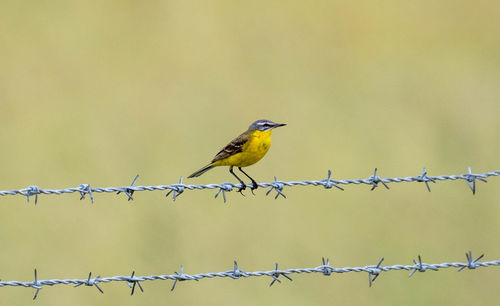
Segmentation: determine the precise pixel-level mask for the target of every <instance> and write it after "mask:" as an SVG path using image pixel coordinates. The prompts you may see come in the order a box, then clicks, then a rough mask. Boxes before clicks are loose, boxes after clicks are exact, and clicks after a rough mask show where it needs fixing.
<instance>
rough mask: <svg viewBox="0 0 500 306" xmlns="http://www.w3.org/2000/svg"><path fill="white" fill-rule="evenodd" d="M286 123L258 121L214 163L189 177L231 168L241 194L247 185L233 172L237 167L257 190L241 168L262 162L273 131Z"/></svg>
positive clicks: (221, 151) (232, 142) (226, 147)
mask: <svg viewBox="0 0 500 306" xmlns="http://www.w3.org/2000/svg"><path fill="white" fill-rule="evenodd" d="M284 125H286V124H284V123H275V122H272V121H270V120H257V121H255V122H254V123H252V125H250V127H249V128H248V130H247V131H246V132H244V133H243V134H241V135H240V136H238V137H236V138H235V139H233V141H231V142H230V143H229V144H228V145H226V146H225V147H224V148H222V150H220V152H219V153H217V155H215V157H214V159H212V162H211V163H210V164H208V165H206V166H205V167H203V168H201V169H200V170H198V171H196V172H195V173H193V174H191V175H190V176H188V178H191V177H197V176H200V175H202V174H203V173H205V172H207V171H208V170H210V169H212V168H213V167H217V166H229V172H230V173H231V174H232V175H234V177H235V178H236V179H238V181H239V182H240V183H241V187H240V189H238V191H239V192H241V191H242V190H245V188H246V184H245V183H244V182H243V181H242V180H241V179H240V178H239V177H238V176H237V175H236V174H235V173H234V172H233V167H237V168H238V169H240V171H241V172H242V173H243V174H244V175H245V176H246V177H248V178H249V179H250V180H251V181H252V188H251V189H252V191H253V190H254V189H257V187H258V185H257V182H255V180H254V179H253V178H251V177H250V176H249V175H248V174H246V173H245V171H243V170H242V169H241V168H242V167H248V166H250V165H253V164H255V163H256V162H258V161H259V160H261V158H262V157H264V155H266V153H267V151H268V150H269V147H270V146H271V134H272V133H273V129H275V128H277V127H280V126H284Z"/></svg>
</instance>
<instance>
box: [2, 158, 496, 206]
mask: <svg viewBox="0 0 500 306" xmlns="http://www.w3.org/2000/svg"><path fill="white" fill-rule="evenodd" d="M498 175H500V170H495V171H491V172H485V173H472V171H471V168H470V167H469V168H468V173H464V174H458V175H453V174H452V175H437V176H430V175H427V170H426V169H425V168H424V169H423V170H422V172H421V174H420V175H418V176H408V177H392V178H391V177H387V178H380V177H379V176H378V175H377V168H375V171H374V172H373V175H371V176H369V177H368V178H365V179H340V180H335V179H333V178H332V172H331V171H330V170H328V175H327V178H325V179H322V180H303V181H289V182H285V181H280V180H278V179H277V178H276V177H274V182H268V183H259V184H257V185H258V186H259V187H261V188H269V190H268V191H267V192H266V195H269V193H270V192H271V191H273V190H274V191H275V192H276V195H275V199H277V198H278V197H279V196H282V197H283V198H286V196H285V194H284V193H283V189H284V188H285V187H294V186H323V187H324V188H325V189H331V188H332V187H335V188H336V189H338V190H342V191H343V190H344V188H342V187H340V186H339V185H349V184H357V185H359V184H365V185H370V186H372V187H371V190H374V189H375V188H376V187H378V186H379V184H382V185H383V186H384V187H385V188H387V189H389V186H388V184H390V183H409V182H423V183H425V185H426V187H427V190H428V191H429V192H430V191H431V188H430V185H429V182H431V183H436V182H437V181H446V180H452V181H455V180H464V181H465V182H466V183H467V185H468V186H469V188H470V189H471V190H472V194H475V193H476V180H479V181H482V182H485V183H486V182H487V181H486V178H487V177H489V176H498ZM138 178H139V175H136V177H135V178H134V180H133V181H132V184H130V185H129V186H123V187H93V188H92V187H90V185H89V184H80V185H79V186H78V187H72V188H64V189H40V188H39V187H38V186H35V185H32V186H29V187H27V188H23V189H19V190H6V191H0V196H7V195H22V196H25V197H26V199H27V201H28V202H29V200H30V197H33V196H34V197H35V204H37V202H38V195H40V194H45V195H52V194H57V195H61V194H65V193H75V192H78V193H80V200H83V199H85V196H86V195H89V197H90V201H91V203H94V193H102V192H116V194H120V193H122V192H123V193H124V194H125V195H126V196H127V197H128V200H129V201H130V200H133V199H134V198H133V197H132V196H133V194H134V192H136V191H155V190H168V192H167V194H166V196H167V197H168V196H169V195H170V194H172V198H173V200H174V201H175V200H176V199H177V197H179V195H181V194H182V193H183V192H184V191H186V190H203V189H218V190H217V192H216V193H215V198H217V197H218V196H219V194H220V193H222V197H223V199H224V202H226V192H231V191H233V189H234V188H238V189H239V188H241V187H242V185H241V184H234V183H220V184H206V185H187V184H184V183H183V182H182V176H181V178H180V180H179V183H178V184H172V185H157V186H134V184H135V183H136V181H137V179H138ZM245 186H246V187H249V188H251V187H252V185H251V184H247V185H245ZM252 192H253V190H252Z"/></svg>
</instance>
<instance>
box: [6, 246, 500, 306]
mask: <svg viewBox="0 0 500 306" xmlns="http://www.w3.org/2000/svg"><path fill="white" fill-rule="evenodd" d="M465 255H466V259H467V261H466V262H443V263H439V264H428V263H424V262H422V257H421V256H420V255H419V256H418V261H417V260H413V264H412V265H392V266H382V262H383V261H384V258H382V259H380V260H379V261H378V264H377V265H368V266H363V267H343V268H341V267H334V266H332V265H331V264H330V259H328V258H327V259H325V258H323V259H322V264H321V265H320V266H317V267H312V268H293V269H283V270H280V269H278V264H277V263H276V264H275V267H274V269H272V270H268V271H254V272H248V271H244V270H241V269H240V268H239V267H238V263H237V262H236V261H235V262H234V265H233V268H232V269H231V270H227V271H223V272H211V273H200V274H186V273H184V266H182V265H181V267H180V270H179V272H174V274H167V275H147V276H136V275H135V271H133V272H132V274H130V276H110V277H100V276H97V277H92V273H89V275H88V277H87V278H84V279H49V280H39V279H38V276H37V270H36V269H35V279H34V281H31V282H20V281H0V287H7V286H13V287H26V288H33V289H36V291H35V294H34V296H33V299H36V298H37V296H38V294H39V292H40V290H41V289H42V288H43V287H46V286H57V285H69V284H71V285H73V286H74V287H79V286H81V285H85V286H89V287H96V289H97V290H98V291H99V292H100V293H104V291H103V290H102V289H101V287H100V284H101V283H110V282H125V283H126V284H127V285H128V287H129V288H130V289H131V292H130V294H131V295H133V294H134V292H135V288H136V286H137V287H139V289H140V290H141V292H144V289H143V287H142V285H141V282H145V281H157V280H172V281H173V284H172V288H171V289H170V290H171V291H173V290H174V289H175V288H176V285H177V282H182V281H200V280H202V279H206V278H216V277H220V278H232V279H241V278H249V277H260V276H268V277H270V278H271V283H270V284H269V287H271V286H273V285H274V284H275V283H276V282H278V283H281V280H280V279H279V277H281V276H283V278H286V279H288V280H289V281H292V277H291V276H292V274H304V273H305V274H310V273H321V274H323V275H324V276H331V275H333V274H335V273H337V274H340V273H348V272H365V273H368V285H369V286H370V287H372V285H373V283H374V281H375V280H376V279H377V278H378V277H379V276H380V275H381V274H382V273H383V272H388V271H392V270H396V271H399V270H405V271H410V274H409V276H410V277H411V276H413V275H414V274H415V272H417V271H418V272H426V271H427V270H433V271H441V270H442V269H448V268H456V269H457V271H462V270H463V269H465V268H467V269H469V270H473V269H476V268H488V267H494V266H500V260H493V261H480V260H481V259H482V258H483V257H484V254H483V255H481V256H479V257H477V258H475V259H474V257H473V256H472V253H471V252H470V251H469V252H467V253H466V254H465ZM283 278H282V279H283Z"/></svg>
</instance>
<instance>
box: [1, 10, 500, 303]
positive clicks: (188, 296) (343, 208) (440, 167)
mask: <svg viewBox="0 0 500 306" xmlns="http://www.w3.org/2000/svg"><path fill="white" fill-rule="evenodd" d="M499 16H500V5H499V4H498V2H497V1H479V2H478V1H438V2H436V1H418V2H404V1H403V2H402V1H384V2H378V1H314V2H312V3H311V2H304V1H281V2H269V1H146V2H140V1H101V2H98V1H94V2H84V1H48V2H47V1H2V2H0V114H1V120H0V137H1V138H0V139H1V142H2V149H1V150H0V168H1V172H2V175H1V183H0V189H1V190H8V189H19V188H24V187H27V186H29V185H38V186H39V187H40V188H66V187H75V186H78V185H79V184H82V183H87V184H90V185H91V186H92V187H106V186H124V185H127V184H129V183H130V182H131V181H132V179H133V178H134V176H135V175H136V174H137V173H138V174H140V178H139V180H138V183H137V184H138V185H160V184H173V183H176V182H177V181H178V180H179V177H180V176H184V177H186V176H187V175H189V174H190V173H192V172H193V171H195V170H197V169H199V168H200V167H201V166H203V165H204V164H206V163H207V162H208V161H209V160H210V159H211V158H212V157H213V156H214V154H215V153H217V152H218V150H219V149H220V148H221V147H222V146H223V145H224V144H226V143H227V142H228V141H230V140H231V139H232V138H233V137H235V136H237V135H238V134H239V133H241V132H243V131H244V130H245V129H246V128H247V127H248V125H250V124H251V123H252V122H253V121H255V120H257V119H261V118H266V119H270V120H273V121H276V122H285V123H287V124H288V125H287V126H286V127H284V128H280V129H278V130H276V131H275V133H274V134H273V145H272V148H271V150H270V151H269V153H268V155H267V156H266V157H265V158H264V159H263V160H262V161H261V162H260V163H259V164H257V165H254V166H252V167H250V168H247V170H248V171H247V172H248V173H249V174H250V175H252V176H253V177H254V178H256V179H257V180H258V181H260V182H266V181H272V180H273V177H274V176H277V177H278V178H279V179H281V180H301V179H323V178H325V177H326V173H327V170H328V169H332V170H333V175H334V178H365V177H368V176H370V175H371V174H372V172H373V169H374V168H375V167H378V168H379V175H380V176H381V177H393V176H413V175H418V174H420V172H421V170H422V168H423V167H424V166H425V167H427V168H428V169H429V175H439V174H461V173H465V172H466V171H467V170H466V169H467V166H472V169H473V171H474V172H476V173H478V172H485V171H491V170H496V169H498V168H499V164H498V152H499V149H500V140H499V139H500V120H499V117H498V115H499V113H500V103H499V98H500V86H499V80H500V56H499V55H500V32H499V29H500V18H499ZM228 181H230V182H235V180H234V178H233V177H232V176H231V175H230V174H229V173H228V172H227V169H225V168H218V169H215V170H212V171H210V172H208V173H207V174H205V175H203V176H202V177H199V178H197V179H191V180H185V182H186V183H193V184H206V183H220V182H228ZM499 186H500V179H498V178H491V179H490V180H489V182H488V184H484V183H480V184H479V185H478V192H477V194H476V195H475V196H473V195H472V193H471V191H470V190H469V188H468V187H467V186H466V184H465V183H464V182H463V181H457V182H441V183H438V184H435V185H434V184H432V185H431V187H432V193H429V192H427V190H426V188H425V186H424V185H423V184H421V183H420V184H419V183H413V184H391V185H390V187H391V190H385V189H384V188H378V189H377V190H374V191H373V192H370V191H369V189H370V187H369V186H353V185H349V186H346V190H345V191H344V192H341V191H338V190H335V189H331V190H324V189H323V188H322V187H307V188H306V187H296V188H293V189H291V188H285V190H284V192H285V194H286V195H287V199H286V200H285V199H282V198H280V199H278V200H274V197H271V196H269V197H266V196H265V190H257V192H256V195H255V196H252V195H251V194H250V193H249V192H247V196H246V197H242V196H240V195H239V194H237V193H235V192H232V193H229V194H228V195H227V196H228V202H227V203H223V201H222V199H220V198H218V199H214V198H213V196H214V194H215V191H214V190H205V191H193V192H185V193H184V194H182V195H181V196H180V197H179V198H178V199H177V201H176V202H172V200H171V198H165V193H164V192H140V193H136V194H135V195H134V197H135V200H134V201H131V202H127V200H126V196H125V195H123V194H121V195H119V196H116V195H114V194H94V197H95V203H94V205H91V204H90V200H89V199H88V198H87V199H85V200H84V201H79V195H78V194H71V195H62V196H44V195H41V196H39V199H38V205H37V206H34V203H33V201H30V203H29V204H27V203H26V199H25V198H24V197H21V196H15V197H14V196H6V197H1V198H0V202H1V203H0V204H1V205H0V207H1V208H0V209H1V211H0V242H1V243H0V244H1V248H2V252H0V260H1V261H0V278H1V279H2V280H4V281H6V280H19V281H30V280H32V277H33V268H37V269H38V271H39V278H40V279H50V278H85V277H87V275H88V272H89V271H92V272H93V275H101V276H103V277H104V276H113V275H127V274H129V273H131V272H132V270H135V271H136V274H137V275H149V274H171V273H173V272H174V271H178V270H179V266H180V265H181V264H183V265H184V272H185V273H191V274H194V273H204V272H219V271H225V270H229V269H231V268H232V262H233V260H237V261H238V262H239V265H240V268H241V269H242V270H248V271H255V270H269V269H273V268H274V263H275V262H278V263H279V264H280V268H296V267H312V266H318V265H320V264H321V257H322V256H324V257H329V258H330V259H331V260H332V262H333V265H334V266H339V267H343V266H364V265H369V264H376V263H377V262H378V260H379V259H380V258H381V257H385V262H384V265H392V264H410V263H411V259H413V258H416V257H417V255H418V254H421V255H422V256H423V259H424V261H425V262H428V263H439V262H445V261H464V260H465V256H464V253H465V251H467V250H469V249H470V250H472V251H473V254H474V255H480V254H481V253H482V252H484V253H485V254H486V257H485V260H493V259H499V258H500V245H499V244H498V237H499V235H500V228H499V227H498V216H499V214H500V207H499V203H498V190H500V189H499ZM293 278H294V279H293V282H288V281H284V282H283V283H282V284H275V285H274V286H273V287H272V288H269V287H268V286H269V283H270V281H271V279H270V278H268V277H263V278H251V279H242V280H238V281H234V280H231V279H212V280H204V281H201V282H182V283H178V284H177V288H176V290H175V291H174V292H170V288H171V286H172V282H171V281H163V282H162V281H155V282H144V283H143V284H142V285H143V287H144V289H145V293H144V294H141V293H140V292H139V293H138V294H135V295H134V296H133V297H130V290H129V289H128V287H127V286H126V285H125V284H124V283H112V284H102V285H101V288H102V289H103V290H104V295H101V294H99V292H98V291H97V290H96V289H95V288H89V287H79V288H72V287H71V286H57V287H45V288H44V289H43V290H42V291H41V292H40V294H39V297H38V299H37V301H36V303H37V304H39V305H68V304H71V305H89V304H100V305H136V304H141V305H142V304H144V305H161V304H169V305H172V304H184V305H189V304H205V305H259V304H273V305H285V304H286V305H310V304H332V303H336V304H339V305H361V304H368V303H369V304H372V305H388V304H389V305H398V304H399V305H422V304H429V305H432V304H434V305H442V304H453V305H470V304H476V305H477V304H483V305H484V304H493V303H495V302H496V301H497V299H498V293H497V290H498V289H497V287H498V284H499V281H500V271H499V270H498V269H497V268H490V269H479V270H475V271H468V270H466V271H462V272H461V273H457V272H456V270H455V269H448V270H444V271H441V272H439V273H436V272H433V271H428V272H426V273H417V275H415V276H414V277H412V278H410V279H408V273H407V272H388V273H385V274H383V275H381V277H379V279H377V281H376V283H375V284H374V287H372V288H369V287H368V277H367V275H366V274H365V273H348V274H342V275H333V276H331V277H324V276H322V275H301V276H295V277H293ZM33 293H34V290H32V289H25V288H14V287H4V288H0V299H1V300H2V304H4V305H32V301H31V298H32V294H33Z"/></svg>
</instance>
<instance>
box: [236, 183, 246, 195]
mask: <svg viewBox="0 0 500 306" xmlns="http://www.w3.org/2000/svg"><path fill="white" fill-rule="evenodd" d="M245 189H247V185H245V184H244V183H241V187H240V188H238V192H239V193H241V195H242V196H245V195H244V194H243V190H245Z"/></svg>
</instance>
